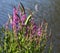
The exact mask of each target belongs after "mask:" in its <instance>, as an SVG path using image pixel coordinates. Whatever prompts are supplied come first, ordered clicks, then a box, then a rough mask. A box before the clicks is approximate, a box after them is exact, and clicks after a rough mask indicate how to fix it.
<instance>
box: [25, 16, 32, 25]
mask: <svg viewBox="0 0 60 53" xmlns="http://www.w3.org/2000/svg"><path fill="white" fill-rule="evenodd" d="M31 16H32V15H29V16H28V17H27V19H26V21H25V25H27V23H28V21H29V19H30V18H31Z"/></svg>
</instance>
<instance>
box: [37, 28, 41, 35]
mask: <svg viewBox="0 0 60 53" xmlns="http://www.w3.org/2000/svg"><path fill="white" fill-rule="evenodd" d="M41 33H42V27H39V28H38V29H37V35H38V36H40V35H41Z"/></svg>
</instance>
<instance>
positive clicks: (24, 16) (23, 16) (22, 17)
mask: <svg viewBox="0 0 60 53" xmlns="http://www.w3.org/2000/svg"><path fill="white" fill-rule="evenodd" d="M25 20H26V14H24V15H22V16H21V21H22V23H24V22H25Z"/></svg>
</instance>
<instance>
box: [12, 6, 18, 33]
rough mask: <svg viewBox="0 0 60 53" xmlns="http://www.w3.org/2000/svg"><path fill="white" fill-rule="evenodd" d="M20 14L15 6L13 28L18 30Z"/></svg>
mask: <svg viewBox="0 0 60 53" xmlns="http://www.w3.org/2000/svg"><path fill="white" fill-rule="evenodd" d="M17 15H18V10H17V9H16V7H14V8H13V20H12V28H13V30H14V31H15V32H16V30H17V28H18V22H19V21H18V20H19V17H18V16H17Z"/></svg>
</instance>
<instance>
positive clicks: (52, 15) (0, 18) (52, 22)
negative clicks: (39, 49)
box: [0, 0, 60, 53]
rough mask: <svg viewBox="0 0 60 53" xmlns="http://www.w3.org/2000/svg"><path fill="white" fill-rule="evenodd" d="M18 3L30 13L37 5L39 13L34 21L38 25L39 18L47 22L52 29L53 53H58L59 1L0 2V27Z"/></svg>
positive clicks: (59, 34) (59, 45)
mask: <svg viewBox="0 0 60 53" xmlns="http://www.w3.org/2000/svg"><path fill="white" fill-rule="evenodd" d="M20 1H21V2H22V3H23V5H24V6H25V8H30V9H31V10H32V11H35V5H36V4H38V9H39V11H38V12H36V14H35V21H36V22H38V23H39V22H40V19H41V18H45V19H46V20H47V21H48V23H49V27H51V28H52V35H53V44H54V49H53V53H60V0H0V26H2V25H3V24H5V22H6V20H7V19H8V15H7V14H8V13H10V14H11V13H12V9H13V6H14V5H16V6H17V5H18V3H19V2H20Z"/></svg>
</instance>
